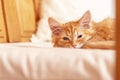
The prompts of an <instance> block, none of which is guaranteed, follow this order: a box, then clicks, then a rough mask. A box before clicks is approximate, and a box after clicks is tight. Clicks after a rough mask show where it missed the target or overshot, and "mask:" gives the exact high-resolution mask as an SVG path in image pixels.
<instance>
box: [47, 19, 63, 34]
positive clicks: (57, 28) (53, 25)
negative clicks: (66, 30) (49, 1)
mask: <svg viewBox="0 0 120 80" xmlns="http://www.w3.org/2000/svg"><path fill="white" fill-rule="evenodd" d="M48 24H49V27H50V29H51V31H52V33H53V34H55V35H59V34H60V32H61V31H62V28H61V24H60V23H59V22H57V21H56V20H55V19H53V18H51V17H50V18H48Z"/></svg>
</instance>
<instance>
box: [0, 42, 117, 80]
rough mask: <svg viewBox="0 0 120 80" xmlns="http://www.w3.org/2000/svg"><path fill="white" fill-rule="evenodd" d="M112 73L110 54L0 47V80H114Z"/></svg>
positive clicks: (23, 45) (20, 45)
mask: <svg viewBox="0 0 120 80" xmlns="http://www.w3.org/2000/svg"><path fill="white" fill-rule="evenodd" d="M43 45H44V46H43ZM47 45H49V47H46V46H47ZM114 72H115V51H114V50H100V49H93V50H92V49H70V48H52V47H51V44H49V43H40V44H36V43H34V44H33V43H11V44H0V80H114V78H115V74H114Z"/></svg>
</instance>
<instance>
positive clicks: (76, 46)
mask: <svg viewBox="0 0 120 80" xmlns="http://www.w3.org/2000/svg"><path fill="white" fill-rule="evenodd" d="M84 44H85V42H84V43H81V44H79V45H72V47H73V48H77V49H78V48H82V47H83V45H84Z"/></svg>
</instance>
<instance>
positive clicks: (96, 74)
mask: <svg viewBox="0 0 120 80" xmlns="http://www.w3.org/2000/svg"><path fill="white" fill-rule="evenodd" d="M95 2H96V1H95ZM68 3H69V4H72V8H69V7H70V6H71V5H66V4H68ZM78 3H81V1H80V0H76V3H73V0H69V1H68V0H29V1H28V0H12V1H10V0H1V1H0V4H1V5H0V18H1V19H2V20H1V21H0V42H1V43H0V80H114V79H115V69H116V63H115V62H116V50H115V49H72V48H53V43H52V42H51V39H50V36H49V34H50V30H49V27H48V24H46V23H47V22H46V21H47V18H48V17H49V16H53V17H55V18H57V19H58V20H59V21H61V22H65V21H69V20H71V19H77V17H79V16H80V15H81V14H82V13H81V12H84V11H85V10H86V9H82V8H83V7H82V6H80V7H79V6H78V5H79V4H78ZM83 3H85V2H84V1H83ZM102 3H104V2H102ZM53 4H56V5H59V6H58V7H57V8H59V10H58V9H57V8H55V5H53ZM75 4H78V5H75ZM95 4H96V3H94V5H95ZM11 5H12V6H11ZM18 5H19V6H18ZM84 5H86V4H84ZM62 6H64V8H63V7H62ZM68 8H69V9H68ZM79 8H80V9H81V12H79ZM101 8H102V7H101ZM93 9H94V8H92V9H91V10H93ZM95 9H97V8H96V7H95ZM106 9H107V8H106ZM72 10H76V11H75V13H74V15H75V16H74V17H73V16H72V17H71V15H73V13H70V12H71V11H72ZM101 10H102V9H101ZM64 11H66V13H64V14H63V15H62V14H61V13H62V12H64ZM28 12H29V13H28ZM77 13H80V15H79V14H77ZM93 14H96V12H94V11H93ZM103 14H104V13H103ZM113 14H114V13H113ZM113 14H112V15H113ZM106 15H108V14H106ZM110 15H111V13H110ZM11 16H12V17H11ZM64 16H66V19H64ZM96 16H98V15H97V14H96ZM104 17H105V15H103V16H102V17H99V19H100V20H101V19H102V18H104ZM94 19H95V18H94ZM28 23H29V24H28Z"/></svg>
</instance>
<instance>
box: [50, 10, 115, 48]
mask: <svg viewBox="0 0 120 80" xmlns="http://www.w3.org/2000/svg"><path fill="white" fill-rule="evenodd" d="M48 23H49V26H50V29H51V31H52V41H53V43H54V47H69V48H103V49H106V48H108V49H109V48H114V41H115V37H114V33H115V29H114V26H115V24H114V23H115V22H114V20H113V19H110V18H107V19H105V20H103V21H101V22H99V23H95V22H93V21H91V14H90V11H87V12H85V13H84V15H83V16H82V17H81V18H80V19H79V20H77V21H71V22H67V23H64V24H61V23H59V22H57V21H56V20H54V19H53V18H49V19H48Z"/></svg>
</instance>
